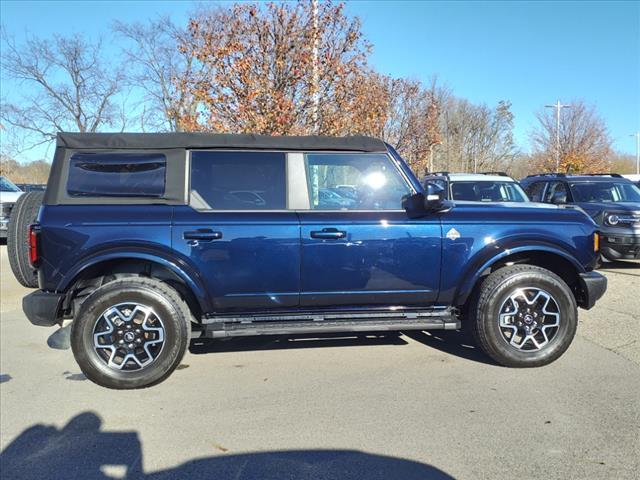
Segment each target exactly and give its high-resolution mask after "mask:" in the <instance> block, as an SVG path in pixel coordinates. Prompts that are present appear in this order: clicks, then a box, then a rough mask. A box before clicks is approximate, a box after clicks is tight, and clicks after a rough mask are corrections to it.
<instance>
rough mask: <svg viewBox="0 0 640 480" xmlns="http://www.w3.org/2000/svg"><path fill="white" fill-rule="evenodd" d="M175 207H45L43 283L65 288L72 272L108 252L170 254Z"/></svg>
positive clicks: (42, 222)
mask: <svg viewBox="0 0 640 480" xmlns="http://www.w3.org/2000/svg"><path fill="white" fill-rule="evenodd" d="M171 215H172V207H170V206H166V205H111V206H108V205H64V206H57V205H45V206H43V207H42V208H41V210H40V216H39V222H40V225H41V242H40V246H41V258H42V263H41V265H40V268H39V272H38V274H39V282H40V288H42V289H44V290H49V291H63V290H64V289H65V288H66V287H68V284H69V282H70V281H72V280H73V277H74V276H75V275H76V274H77V273H79V272H80V271H81V270H82V269H84V268H86V267H87V266H89V265H91V264H92V263H93V262H95V261H96V260H99V259H101V258H105V259H106V258H108V257H109V256H121V257H123V256H127V255H131V254H133V256H134V257H135V256H137V257H138V258H145V256H146V257H149V258H150V257H163V258H169V259H170V258H171Z"/></svg>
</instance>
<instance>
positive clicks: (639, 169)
mask: <svg viewBox="0 0 640 480" xmlns="http://www.w3.org/2000/svg"><path fill="white" fill-rule="evenodd" d="M630 136H631V137H636V175H640V132H636V133H632V134H631V135H630Z"/></svg>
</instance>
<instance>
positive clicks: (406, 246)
mask: <svg viewBox="0 0 640 480" xmlns="http://www.w3.org/2000/svg"><path fill="white" fill-rule="evenodd" d="M299 215H300V220H301V223H302V230H301V233H302V268H301V275H302V279H301V280H302V286H301V294H302V298H301V301H300V303H301V305H302V306H306V307H324V306H332V305H407V306H428V305H432V304H433V303H435V301H436V298H437V296H438V290H439V284H440V258H441V248H442V234H441V225H440V220H439V218H438V217H437V216H435V215H431V216H428V217H425V218H422V219H414V220H411V219H409V218H408V217H407V213H406V212H404V211H398V212H360V213H358V212H353V211H352V212H331V213H328V212H304V213H300V214H299ZM324 229H336V230H337V231H338V232H343V233H344V237H343V238H338V239H317V238H312V232H317V231H323V230H324Z"/></svg>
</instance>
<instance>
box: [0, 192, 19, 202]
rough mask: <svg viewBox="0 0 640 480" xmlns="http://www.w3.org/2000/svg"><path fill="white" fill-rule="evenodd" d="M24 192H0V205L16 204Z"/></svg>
mask: <svg viewBox="0 0 640 480" xmlns="http://www.w3.org/2000/svg"><path fill="white" fill-rule="evenodd" d="M23 193H24V192H0V203H16V201H17V200H18V197H20V195H22V194H23Z"/></svg>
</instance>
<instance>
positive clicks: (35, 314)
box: [22, 290, 65, 327]
mask: <svg viewBox="0 0 640 480" xmlns="http://www.w3.org/2000/svg"><path fill="white" fill-rule="evenodd" d="M64 297H65V296H64V294H61V293H53V292H43V291H42V290H38V291H36V292H33V293H30V294H29V295H27V296H26V297H24V298H23V299H22V310H23V311H24V314H25V315H26V316H27V318H28V319H29V321H30V322H31V323H33V324H34V325H38V326H40V327H51V326H53V325H55V324H56V323H58V322H59V321H60V319H61V315H60V313H61V310H62V302H63V301H64Z"/></svg>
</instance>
